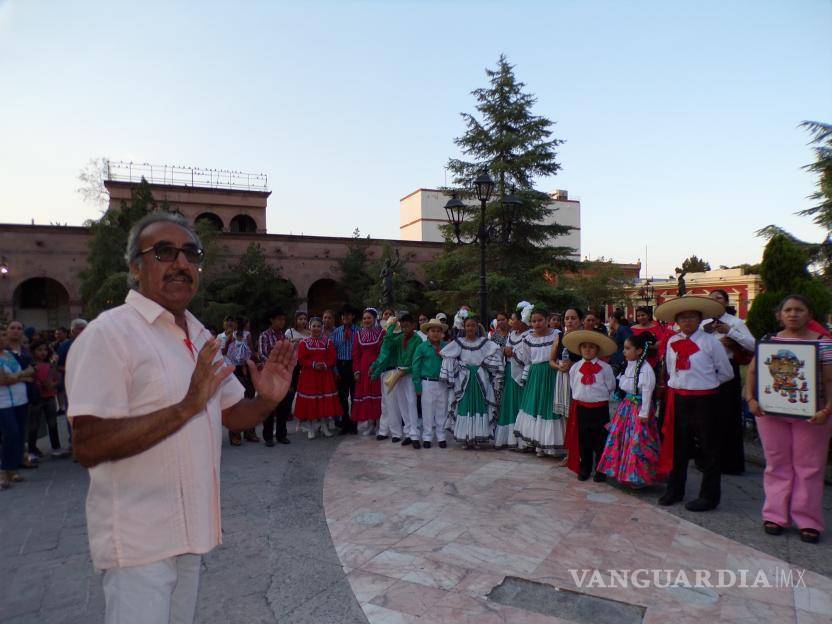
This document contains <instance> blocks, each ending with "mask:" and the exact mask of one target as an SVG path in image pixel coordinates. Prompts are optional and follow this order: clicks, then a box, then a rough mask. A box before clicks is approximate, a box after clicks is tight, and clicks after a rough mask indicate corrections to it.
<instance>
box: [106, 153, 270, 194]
mask: <svg viewBox="0 0 832 624" xmlns="http://www.w3.org/2000/svg"><path fill="white" fill-rule="evenodd" d="M104 178H105V180H107V181H112V182H141V180H142V178H144V179H145V180H147V181H148V182H149V183H150V184H165V185H170V186H193V187H196V188H216V189H230V190H237V191H259V192H265V191H268V188H269V179H268V176H267V175H266V174H265V173H247V172H245V171H232V170H229V169H203V168H200V167H184V166H174V165H151V164H150V163H134V162H124V161H112V160H108V161H107V162H106V163H105V168H104Z"/></svg>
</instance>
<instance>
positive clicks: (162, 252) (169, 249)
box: [139, 243, 205, 265]
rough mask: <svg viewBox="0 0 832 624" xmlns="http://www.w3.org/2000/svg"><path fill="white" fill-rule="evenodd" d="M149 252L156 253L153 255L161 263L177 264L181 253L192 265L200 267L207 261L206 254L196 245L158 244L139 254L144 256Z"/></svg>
mask: <svg viewBox="0 0 832 624" xmlns="http://www.w3.org/2000/svg"><path fill="white" fill-rule="evenodd" d="M149 251H152V252H154V253H153V255H154V257H155V258H156V260H158V261H159V262H175V261H176V259H177V258H178V257H179V254H180V252H181V253H183V254H185V260H187V261H188V262H189V263H190V264H196V265H200V264H202V262H203V261H204V260H205V252H204V251H203V250H202V249H200V248H199V247H197V246H196V245H186V246H184V247H177V246H176V245H171V244H170V243H157V244H155V245H153V246H152V247H148V248H147V249H142V250H141V251H140V252H139V254H140V255H144V254H146V253H147V252H149Z"/></svg>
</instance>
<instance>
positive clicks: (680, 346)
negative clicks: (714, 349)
mask: <svg viewBox="0 0 832 624" xmlns="http://www.w3.org/2000/svg"><path fill="white" fill-rule="evenodd" d="M670 346H671V347H672V348H673V350H674V351H675V352H676V370H689V369H690V356H692V355H693V354H694V353H696V352H697V351H699V347H698V346H697V344H696V343H695V342H694V341H693V340H691V339H690V338H685V339H684V340H677V341H676V342H674V343H672V344H671V345H670Z"/></svg>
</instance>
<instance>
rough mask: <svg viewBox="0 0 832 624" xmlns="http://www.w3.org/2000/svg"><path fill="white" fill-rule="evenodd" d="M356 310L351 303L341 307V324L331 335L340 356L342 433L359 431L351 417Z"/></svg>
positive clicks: (339, 382)
mask: <svg viewBox="0 0 832 624" xmlns="http://www.w3.org/2000/svg"><path fill="white" fill-rule="evenodd" d="M354 320H355V310H354V309H353V308H352V307H351V306H350V305H345V306H344V307H343V308H341V324H340V325H339V326H338V327H336V328H335V329H334V330H333V331H332V334H331V336H330V338H331V340H332V342H333V344H334V345H335V353H336V355H337V357H338V360H337V362H336V363H335V367H336V368H335V370H336V373H337V375H336V382H337V387H338V400H339V401H341V420H340V421H339V422H337V423H336V424H337V425H338V426H339V427H340V428H341V435H344V434H347V433H358V426H357V425H356V423H355V422H353V421H352V420H351V419H350V412H351V411H352V399H354V398H355V375H354V374H353V365H352V364H353V362H352V353H353V348H354V346H355V336H356V333H357V332H358V327H357V326H356V325H355V323H354V322H353V321H354Z"/></svg>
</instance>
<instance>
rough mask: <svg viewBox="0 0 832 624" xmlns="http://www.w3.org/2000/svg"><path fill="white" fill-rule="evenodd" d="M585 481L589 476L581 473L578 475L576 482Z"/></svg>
mask: <svg viewBox="0 0 832 624" xmlns="http://www.w3.org/2000/svg"><path fill="white" fill-rule="evenodd" d="M587 479H589V474H587V473H583V472H579V473H578V481H586V480H587Z"/></svg>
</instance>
